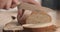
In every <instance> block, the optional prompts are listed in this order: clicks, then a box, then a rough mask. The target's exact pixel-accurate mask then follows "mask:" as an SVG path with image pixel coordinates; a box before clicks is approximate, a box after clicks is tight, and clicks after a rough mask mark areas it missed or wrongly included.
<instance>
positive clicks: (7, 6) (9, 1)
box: [6, 0, 12, 9]
mask: <svg viewBox="0 0 60 32" xmlns="http://www.w3.org/2000/svg"><path fill="white" fill-rule="evenodd" d="M11 4H12V0H8V1H7V4H6V9H9V8H10V7H11Z"/></svg>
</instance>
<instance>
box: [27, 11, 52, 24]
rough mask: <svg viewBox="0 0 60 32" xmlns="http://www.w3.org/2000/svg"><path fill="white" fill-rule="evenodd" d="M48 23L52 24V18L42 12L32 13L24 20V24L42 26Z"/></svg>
mask: <svg viewBox="0 0 60 32" xmlns="http://www.w3.org/2000/svg"><path fill="white" fill-rule="evenodd" d="M49 22H52V18H51V16H50V15H48V14H47V13H44V12H36V11H33V12H32V13H31V14H30V16H28V17H27V19H26V24H43V23H49Z"/></svg>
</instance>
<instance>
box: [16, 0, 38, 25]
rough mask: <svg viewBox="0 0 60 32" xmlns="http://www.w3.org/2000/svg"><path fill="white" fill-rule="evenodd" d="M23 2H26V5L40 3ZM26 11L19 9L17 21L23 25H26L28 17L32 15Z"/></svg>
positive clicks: (28, 0) (24, 0)
mask: <svg viewBox="0 0 60 32" xmlns="http://www.w3.org/2000/svg"><path fill="white" fill-rule="evenodd" d="M21 1H22V2H25V3H29V4H34V5H39V3H38V2H36V1H35V0H21ZM25 11H26V10H23V9H18V15H17V20H18V22H19V23H20V24H21V25H22V24H25V23H26V18H27V16H29V15H30V14H29V13H30V12H26V13H25Z"/></svg>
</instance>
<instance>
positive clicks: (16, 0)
mask: <svg viewBox="0 0 60 32" xmlns="http://www.w3.org/2000/svg"><path fill="white" fill-rule="evenodd" d="M12 1H13V4H16V5H18V4H20V2H19V1H18V0H12Z"/></svg>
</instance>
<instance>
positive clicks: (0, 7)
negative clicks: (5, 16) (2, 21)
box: [0, 1, 5, 9]
mask: <svg viewBox="0 0 60 32" xmlns="http://www.w3.org/2000/svg"><path fill="white" fill-rule="evenodd" d="M4 6H5V2H4V1H1V2H0V9H3V8H4Z"/></svg>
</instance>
